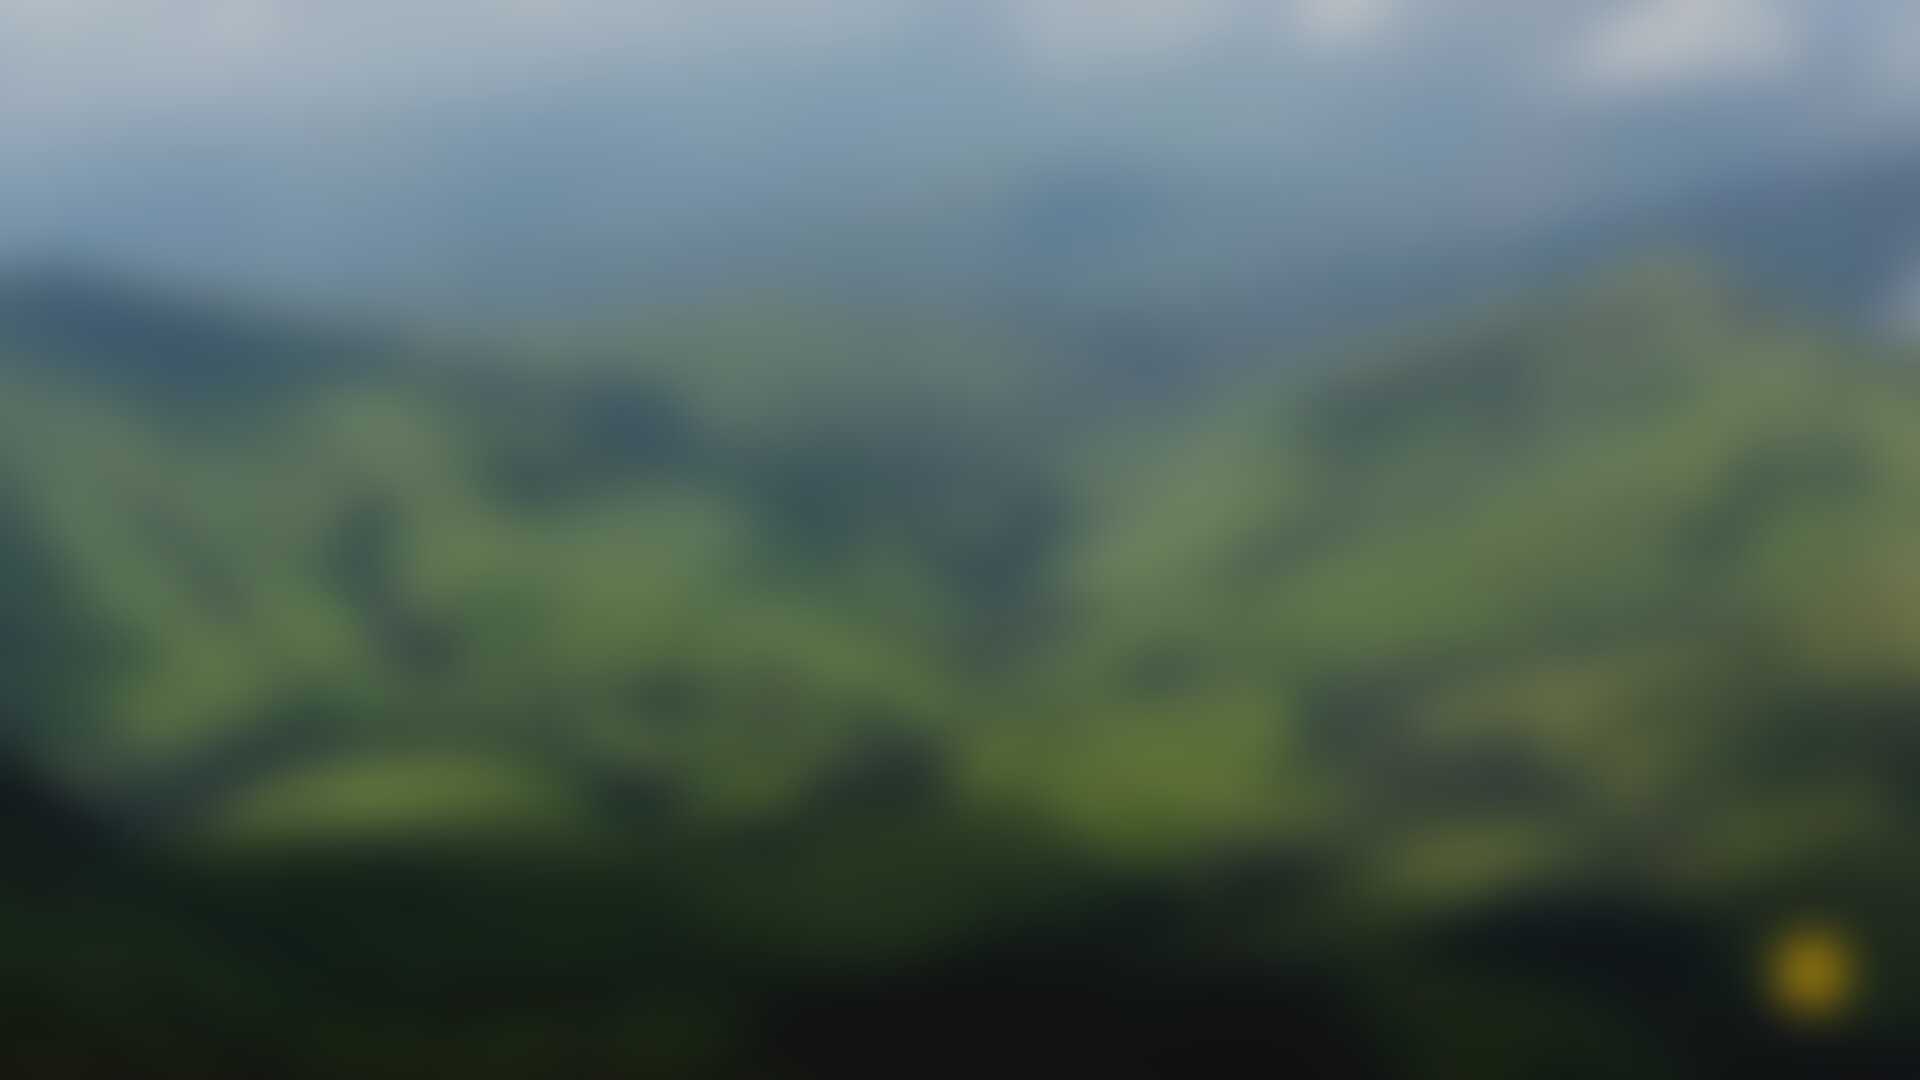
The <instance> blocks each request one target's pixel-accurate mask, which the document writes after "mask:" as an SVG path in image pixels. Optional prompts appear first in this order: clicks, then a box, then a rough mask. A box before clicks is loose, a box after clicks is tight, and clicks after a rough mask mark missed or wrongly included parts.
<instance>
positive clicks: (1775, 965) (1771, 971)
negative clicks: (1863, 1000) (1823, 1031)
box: [1762, 921, 1860, 1028]
mask: <svg viewBox="0 0 1920 1080" xmlns="http://www.w3.org/2000/svg"><path fill="white" fill-rule="evenodd" d="M1762 962H1763V968H1762V977H1763V980H1764V984H1765V991H1766V996H1767V1002H1768V1004H1769V1005H1770V1006H1771V1007H1772V1009H1773V1012H1774V1015H1776V1016H1777V1017H1778V1018H1779V1019H1781V1020H1782V1021H1784V1022H1786V1023H1788V1024H1790V1025H1793V1026H1795V1027H1800V1028H1826V1027H1832V1026H1833V1025H1835V1024H1838V1023H1840V1022H1842V1021H1844V1020H1845V1019H1846V1018H1847V1017H1848V1015H1849V1014H1850V1013H1851V1012H1852V1011H1853V1008H1854V1005H1855V1003H1856V1001H1857V1000H1858V998H1859V994H1860V952H1859V949H1858V948H1857V947H1856V946H1855V944H1854V941H1853V938H1852V937H1851V936H1850V935H1848V934H1847V933H1846V931H1845V930H1843V929H1841V928H1840V927H1838V926H1835V925H1833V924H1831V923H1825V922H1813V921H1806V922H1799V923H1794V924H1791V925H1789V926H1787V927H1784V928H1783V929H1782V930H1780V932H1778V933H1776V934H1775V935H1774V936H1773V938H1772V939H1771V940H1770V941H1768V942H1767V946H1766V950H1765V953H1764V956H1763V961H1762Z"/></svg>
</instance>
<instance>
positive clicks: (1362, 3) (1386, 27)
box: [1288, 0, 1404, 53]
mask: <svg viewBox="0 0 1920 1080" xmlns="http://www.w3.org/2000/svg"><path fill="white" fill-rule="evenodd" d="M1288 14H1289V15H1290V18H1289V20H1288V23H1289V28H1290V29H1291V30H1292V32H1293V34H1294V36H1295V38H1296V40H1298V41H1300V42H1301V43H1303V44H1305V45H1307V46H1308V47H1309V48H1312V49H1314V50H1316V51H1322V52H1335V53H1342V52H1349V51H1352V50H1355V49H1364V48H1369V47H1372V46H1374V45H1377V44H1379V43H1380V42H1382V41H1384V40H1385V39H1386V38H1387V37H1389V36H1390V35H1392V33H1393V32H1394V31H1395V30H1396V29H1397V28H1398V26H1399V23H1400V20H1401V17H1402V16H1403V15H1404V11H1403V10H1402V7H1401V3H1400V0H1294V2H1293V4H1292V5H1291V9H1290V11H1289V13H1288Z"/></svg>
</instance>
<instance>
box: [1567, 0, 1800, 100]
mask: <svg viewBox="0 0 1920 1080" xmlns="http://www.w3.org/2000/svg"><path fill="white" fill-rule="evenodd" d="M1805 40H1806V27H1805V26H1804V25H1803V23H1802V22H1801V20H1800V19H1799V18H1798V12H1797V11H1796V10H1794V9H1791V8H1788V7H1787V6H1785V5H1784V4H1782V3H1780V2H1779V0H1635V2H1634V3H1631V4H1628V5H1627V6H1624V7H1621V8H1618V9H1616V10H1612V11H1609V12H1607V13H1605V14H1604V15H1603V16H1602V17H1601V18H1600V19H1599V20H1598V21H1597V23H1596V24H1595V25H1593V26H1592V27H1591V28H1590V30H1589V31H1588V32H1587V34H1586V35H1585V36H1583V37H1581V38H1579V39H1577V40H1576V41H1575V43H1574V57H1573V63H1572V66H1571V71H1572V74H1573V79H1574V82H1575V84H1576V86H1577V87H1578V88H1580V89H1581V90H1584V91H1587V92H1590V93H1594V94H1597V95H1601V96H1606V97H1632V96H1643V95H1647V94H1650V93H1658V92H1664V91H1672V90H1676V89H1683V88H1688V87H1697V86H1701V85H1709V84H1724V83H1728V82H1749V81H1753V80H1756V79H1765V78H1768V77H1772V76H1777V75H1781V74H1785V73H1788V72H1791V71H1792V70H1793V69H1794V68H1795V67H1797V65H1798V63H1799V61H1800V60H1801V59H1802V56H1803V46H1804V42H1805Z"/></svg>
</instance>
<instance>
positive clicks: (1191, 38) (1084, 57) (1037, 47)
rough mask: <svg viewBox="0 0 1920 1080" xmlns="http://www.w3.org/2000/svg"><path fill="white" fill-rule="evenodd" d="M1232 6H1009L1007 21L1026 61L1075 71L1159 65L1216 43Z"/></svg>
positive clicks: (1133, 0)
mask: <svg viewBox="0 0 1920 1080" xmlns="http://www.w3.org/2000/svg"><path fill="white" fill-rule="evenodd" d="M1239 8H1240V5H1239V4H1238V3H1236V2H1235V0H1009V2H1008V4H1007V7H1006V16H1007V18H1008V19H1009V20H1010V22H1011V26H1012V29H1013V32H1014V36H1015V38H1016V40H1017V41H1018V42H1019V43H1020V45H1021V46H1022V47H1023V48H1024V49H1025V50H1026V51H1027V53H1028V55H1029V57H1030V58H1031V59H1033V60H1035V61H1036V62H1038V63H1040V64H1042V65H1043V66H1047V67H1063V68H1067V69H1078V68H1083V67H1087V66H1094V67H1105V66H1108V65H1111V64H1114V63H1122V64H1125V63H1136V62H1140V61H1153V60H1163V59H1166V58H1169V57H1178V56H1182V55H1186V54H1189V53H1190V52H1191V51H1192V50H1193V49H1195V48H1197V47H1200V46H1203V45H1205V44H1206V43H1208V42H1211V41H1216V40H1218V39H1219V38H1220V36H1221V35H1222V34H1224V33H1225V32H1226V31H1227V30H1228V29H1229V28H1230V27H1231V26H1232V24H1233V22H1234V20H1235V16H1236V13H1237V12H1238V10H1239Z"/></svg>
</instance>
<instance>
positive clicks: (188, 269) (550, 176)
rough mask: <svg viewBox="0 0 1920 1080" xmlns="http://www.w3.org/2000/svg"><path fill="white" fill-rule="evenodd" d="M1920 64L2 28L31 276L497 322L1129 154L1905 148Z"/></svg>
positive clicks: (859, 20)
mask: <svg viewBox="0 0 1920 1080" xmlns="http://www.w3.org/2000/svg"><path fill="white" fill-rule="evenodd" d="M1917 68H1920V5H1915V4H1912V3H1910V2H1908V0H0V260H4V259H5V258H6V257H7V256H8V255H10V254H16V253H20V252H44V251H49V250H58V249H67V248H71V249H74V250H80V251H85V252H88V253H91V254H93V255H95V256H97V257H99V258H102V259H105V260H109V261H122V262H126V263H129V264H133V265H140V266H145V267H150V268H153V269H156V270H158V271H159V272H163V273H177V274H180V275H183V276H195V275H198V276H201V277H205V278H208V279H210V280H215V281H229V282H231V281H255V282H260V281H267V282H277V283H279V284H281V285H284V286H285V287H286V288H287V289H289V290H291V291H295V292H298V291H300V290H301V289H307V290H312V291H315V292H326V291H328V290H329V289H331V290H334V291H339V290H342V289H348V290H349V291H350V289H351V288H352V287H353V286H355V285H356V284H357V285H360V286H363V287H365V288H367V289H369V290H374V289H377V290H388V291H391V290H395V289H399V288H402V286H403V284H404V285H405V287H408V288H412V287H418V288H421V289H423V290H425V291H432V290H433V289H437V290H438V291H439V292H440V294H442V295H444V296H446V297H451V298H458V297H460V296H461V295H463V294H464V293H465V292H467V291H469V289H470V288H471V290H473V291H474V295H476V296H477V295H478V294H479V291H480V290H481V288H482V286H481V284H480V282H481V281H482V279H487V278H489V277H490V276H492V272H491V270H489V267H495V268H497V267H498V265H499V264H501V263H502V262H503V261H504V260H506V259H507V258H508V257H509V256H513V257H516V258H519V259H521V260H523V261H524V262H526V263H527V264H528V265H529V266H530V267H534V268H544V269H539V270H538V272H539V273H541V274H545V273H546V272H547V270H549V269H552V268H556V267H564V268H565V269H566V270H567V271H568V273H567V274H561V275H559V276H560V277H561V278H564V279H566V280H573V279H575V278H580V277H590V276H593V275H594V274H602V275H605V276H618V275H619V274H621V273H625V272H626V271H625V270H623V269H621V267H623V266H627V265H628V264H630V263H632V262H635V261H643V260H641V259H640V257H639V255H638V254H637V253H639V252H641V251H643V250H644V251H646V252H648V253H649V255H648V258H651V259H652V260H653V261H654V262H657V263H664V262H673V263H674V264H675V265H681V264H683V263H684V264H686V265H692V264H693V263H695V262H698V261H700V259H701V258H703V257H704V258H706V259H707V261H708V262H716V261H717V262H726V261H728V260H729V259H733V258H735V255H734V254H729V252H735V253H737V252H738V251H739V250H744V249H746V248H749V247H753V246H755V245H754V244H753V243H749V242H747V241H745V240H742V237H755V238H760V239H763V240H764V241H765V242H764V243H760V244H759V246H760V247H762V248H769V249H770V248H773V247H777V246H779V245H780V244H781V243H785V244H788V245H789V246H792V245H801V244H805V243H810V242H811V241H808V240H801V239H795V238H794V236H793V235H791V234H792V231H793V229H792V227H793V226H794V223H796V222H804V221H813V222H816V223H826V222H829V221H832V222H837V223H840V224H841V225H846V224H847V223H849V222H850V221H852V219H854V218H859V217H862V216H863V215H864V216H865V217H866V218H868V219H870V224H871V223H883V224H873V227H874V228H876V229H881V230H883V231H884V230H888V229H894V228H895V226H894V225H888V224H884V223H886V222H889V221H895V222H898V221H904V220H905V219H906V217H910V216H911V215H912V214H913V213H916V212H918V213H923V214H927V213H931V211H930V210H928V208H929V207H932V206H935V205H937V204H939V203H940V202H941V200H946V201H947V202H948V203H949V204H950V205H951V206H953V207H954V208H955V212H956V214H961V213H964V212H966V208H967V207H969V206H971V205H973V203H970V202H969V200H973V201H974V203H980V202H985V201H991V199H992V198H994V197H995V196H993V195H992V194H991V192H992V191H995V190H999V189H1005V188H1009V187H1017V186H1018V184H1019V183H1021V182H1022V181H1021V180H1019V179H1018V178H1019V177H1022V176H1032V175H1036V174H1039V173H1044V172H1045V171H1046V170H1047V169H1048V168H1050V167H1052V165H1051V163H1053V162H1056V161H1058V160H1060V159H1063V158H1065V159H1076V160H1077V159H1078V158H1081V157H1086V156H1088V155H1093V156H1098V155H1099V154H1110V155H1117V156H1120V157H1126V158H1128V159H1129V160H1132V161H1144V162H1146V163H1147V165H1148V166H1150V167H1151V168H1152V169H1153V170H1155V171H1159V172H1181V173H1182V175H1183V176H1188V174H1191V176H1189V177H1188V178H1189V179H1191V178H1192V177H1199V178H1201V179H1200V180H1194V184H1195V190H1196V191H1198V190H1202V189H1206V190H1213V189H1215V188H1219V187H1223V186H1224V187H1234V188H1235V190H1239V189H1241V188H1247V187H1261V186H1262V185H1264V189H1265V190H1267V191H1268V192H1270V193H1271V194H1272V197H1273V199H1274V200H1275V202H1276V204H1278V203H1282V202H1284V203H1285V204H1286V206H1288V207H1302V208H1304V207H1318V208H1320V210H1319V211H1316V212H1324V213H1333V214H1334V216H1335V217H1336V218H1339V217H1342V215H1344V218H1343V220H1351V221H1352V222H1353V223H1355V227H1354V230H1352V231H1354V232H1356V233H1365V232H1366V231H1367V229H1366V226H1367V225H1369V224H1370V223H1374V224H1377V226H1378V229H1379V230H1380V231H1384V232H1399V233H1407V232H1410V231H1418V229H1419V228H1421V227H1423V226H1421V225H1420V223H1419V219H1421V218H1427V219H1432V218H1437V217H1442V216H1448V215H1452V216H1459V215H1463V214H1467V215H1471V214H1479V213H1484V214H1489V215H1496V214H1504V215H1507V216H1508V217H1512V216H1514V215H1518V214H1521V213H1522V212H1536V210H1529V209H1528V208H1537V212H1538V213H1553V212H1566V211H1567V209H1568V208H1570V207H1571V208H1580V207H1583V206H1587V205H1590V204H1592V203H1594V202H1596V201H1601V200H1604V199H1607V198H1614V197H1620V198H1625V197H1627V195H1626V193H1627V192H1629V191H1630V190H1635V185H1641V186H1642V187H1645V188H1647V189H1649V190H1651V189H1654V188H1657V187H1658V186H1659V185H1662V184H1668V185H1678V184H1680V183H1682V181H1683V178H1693V177H1694V174H1696V173H1701V172H1710V171H1712V170H1714V169H1724V170H1730V171H1731V170H1737V169H1740V168H1748V167H1750V166H1749V165H1746V164H1743V163H1745V162H1750V161H1754V160H1760V159H1763V158H1766V157H1767V156H1768V155H1772V156H1774V157H1780V156H1782V155H1785V156H1793V155H1796V154H1798V155H1801V156H1809V155H1814V154H1817V153H1820V152H1823V151H1821V150H1820V149H1819V148H1820V147H1822V146H1825V145H1828V144H1830V143H1837V142H1842V141H1845V140H1847V139H1852V138H1872V137H1880V136H1885V137H1894V136H1893V134H1891V133H1897V132H1900V131H1902V130H1904V129H1905V126H1906V125H1907V123H1908V122H1909V121H1910V120H1911V119H1913V118H1914V114H1915V113H1916V112H1920V73H1917V72H1916V69H1917ZM1396 176H1397V177H1398V179H1397V180H1396ZM1202 180H1204V182H1202ZM1415 181H1418V184H1419V191H1417V192H1416V191H1414V185H1415ZM1183 182H1185V181H1184V180H1183ZM1208 185H1212V186H1213V187H1212V188H1209V187H1208ZM1450 191H1451V192H1452V194H1451V195H1449V194H1448V193H1449V192H1450ZM983 192H986V193H987V194H983ZM1427 198H1432V199H1433V200H1434V201H1433V203H1432V205H1431V207H1429V208H1427V209H1425V210H1424V211H1421V210H1420V207H1419V203H1420V202H1421V200H1424V199H1427ZM1449 199H1453V200H1455V201H1448V200H1449ZM1369 200H1371V201H1369ZM1475 200H1477V203H1478V204H1484V205H1475V206H1469V205H1468V203H1471V202H1474V201H1475ZM1335 204H1338V206H1337V207H1336V205H1335ZM1410 206H1412V207H1414V210H1415V211H1416V212H1410V211H1409V209H1408V208H1409V207H1410ZM915 208H918V209H917V210H916V209H915ZM1336 210H1337V212H1336ZM869 211H871V213H869ZM889 214H896V215H901V216H900V217H898V218H889V217H888V216H887V215H889ZM1475 220H1479V219H1475ZM1486 220H1487V221H1488V222H1493V221H1494V218H1492V217H1489V218H1487V219H1486ZM824 227H825V226H824V224H823V225H822V228H824ZM782 229H786V230H787V231H786V232H785V233H781V231H780V230H782ZM899 229H906V226H904V225H901V226H899ZM908 231H910V230H908ZM775 234H779V235H780V236H784V237H785V239H779V238H777V237H776V235H775ZM900 235H902V236H905V235H907V233H906V232H901V233H900ZM1197 235H1199V234H1196V236H1197ZM930 242H931V241H930ZM1203 242H1204V241H1203V240H1200V239H1195V240H1194V241H1193V243H1195V244H1200V243H1203ZM730 244H731V245H732V247H729V245H730ZM529 272H530V273H532V272H534V271H529ZM714 272H724V271H714ZM548 276H553V275H548ZM430 283H437V284H430ZM501 287H509V286H508V285H506V284H503V285H502V286H501ZM511 287H514V288H517V287H518V286H511ZM569 288H570V286H564V285H563V286H559V287H558V289H559V291H562V292H565V291H568V289H569Z"/></svg>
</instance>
